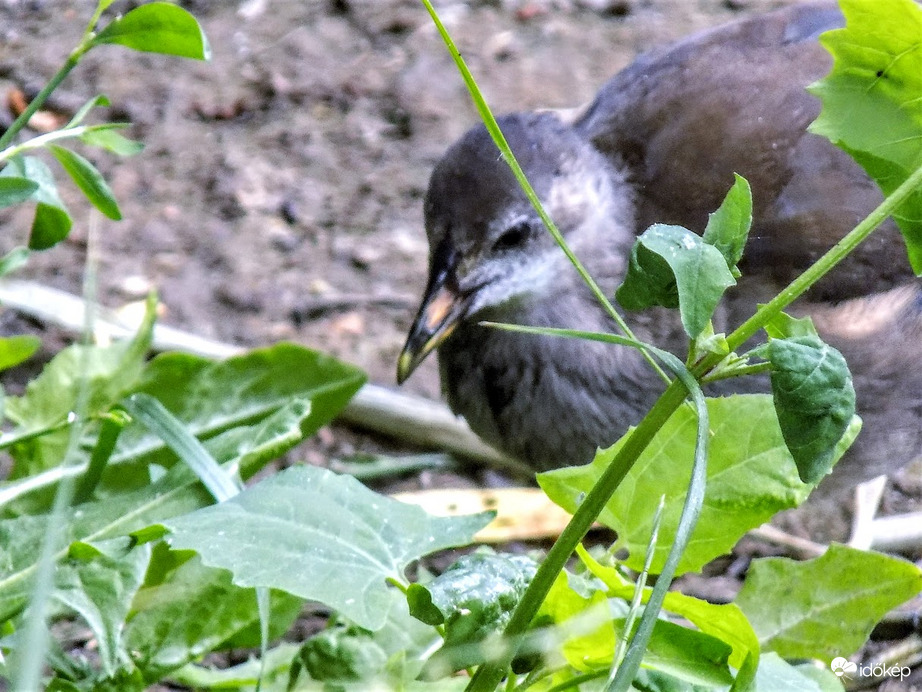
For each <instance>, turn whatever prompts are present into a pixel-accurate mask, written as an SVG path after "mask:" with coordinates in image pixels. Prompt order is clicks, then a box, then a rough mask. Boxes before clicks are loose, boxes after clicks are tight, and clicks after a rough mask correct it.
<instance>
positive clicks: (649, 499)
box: [538, 394, 812, 574]
mask: <svg viewBox="0 0 922 692" xmlns="http://www.w3.org/2000/svg"><path fill="white" fill-rule="evenodd" d="M708 411H709V412H710V418H711V428H710V429H711V432H712V436H711V441H710V453H709V455H708V481H707V492H706V495H705V499H704V507H703V508H702V511H701V516H700V517H699V518H698V523H697V525H696V527H695V531H694V533H693V534H692V538H691V541H690V543H689V546H688V548H687V549H686V551H685V554H684V555H683V557H682V561H681V562H680V563H679V568H678V572H677V573H679V574H681V573H683V572H687V571H697V570H699V569H701V567H702V566H704V565H705V564H706V563H708V562H710V561H711V560H712V559H714V558H715V557H718V556H719V555H723V554H724V553H727V552H729V551H730V549H731V548H732V547H733V546H734V545H735V544H736V542H737V541H738V540H739V539H740V538H741V537H742V536H743V535H744V534H745V533H746V532H747V531H749V530H750V529H752V528H754V527H756V526H759V525H760V524H762V523H763V522H765V521H767V520H768V519H769V518H770V517H771V516H772V515H774V514H775V513H776V512H779V511H781V510H782V509H789V508H791V507H796V506H797V505H799V504H800V503H801V502H803V501H804V500H805V499H806V497H807V495H808V494H809V493H810V490H811V489H812V486H809V485H807V484H805V483H803V482H802V481H801V480H800V479H799V478H798V476H797V469H796V467H795V465H794V462H793V460H792V459H791V455H790V453H789V452H788V450H787V447H786V446H785V443H784V438H783V437H782V436H781V430H780V429H779V427H778V420H777V417H776V415H775V410H774V406H773V404H772V400H771V397H770V396H768V395H766V394H746V395H735V396H730V397H724V398H715V399H708ZM695 432H696V418H695V415H694V413H693V412H692V411H691V410H690V408H689V407H687V406H683V407H681V408H680V409H679V410H678V411H676V413H675V414H673V416H672V417H671V418H670V419H669V420H668V421H667V422H666V424H665V425H664V426H663V428H662V429H661V430H660V432H659V433H658V434H657V435H656V437H655V438H654V439H653V441H652V442H651V443H650V445H649V447H648V448H647V449H646V450H645V451H644V453H643V454H641V456H640V458H639V459H638V461H637V463H635V464H634V466H633V468H632V469H631V470H630V472H628V474H627V476H626V477H625V479H624V481H623V482H622V483H621V485H620V486H619V488H618V490H617V491H615V494H614V495H613V496H612V499H611V500H610V501H609V503H608V505H607V506H606V508H605V510H604V511H603V512H602V514H601V515H600V517H599V521H600V522H602V523H603V524H605V525H606V526H609V527H611V528H612V529H614V530H615V531H616V532H617V533H618V539H617V541H616V546H617V547H620V548H626V549H627V550H628V551H629V557H628V559H627V561H626V562H627V565H628V566H629V567H631V569H634V570H638V571H639V570H640V569H641V568H642V566H643V556H644V553H645V551H646V547H647V544H648V542H649V539H650V529H651V526H652V521H653V515H654V513H655V509H656V507H657V504H658V502H659V498H660V496H661V495H663V494H664V495H665V496H666V504H665V507H664V510H663V517H662V523H661V526H660V533H659V535H660V540H659V542H658V544H657V547H656V550H655V555H654V558H653V572H654V573H656V572H658V570H659V569H660V567H661V566H662V564H663V561H664V560H665V557H666V554H667V553H668V551H669V546H670V544H671V538H670V537H671V536H672V535H673V534H674V533H675V527H676V524H677V522H678V518H679V515H680V514H681V511H682V505H683V503H684V501H685V493H686V490H687V486H688V480H689V472H690V466H691V460H692V455H693V450H694V444H695ZM624 440H625V438H621V440H619V441H618V442H617V443H615V445H613V446H612V447H611V448H609V449H607V450H603V451H601V452H599V453H598V454H597V455H596V457H595V459H594V460H593V461H592V463H590V464H587V465H585V466H577V467H570V468H563V469H557V470H555V471H550V472H547V473H542V474H539V475H538V482H539V484H540V485H541V487H542V488H543V489H544V491H545V492H546V493H547V494H548V496H549V497H550V498H551V499H552V500H553V501H554V502H556V503H557V504H558V505H560V506H561V507H563V508H564V509H566V510H567V511H569V512H573V511H575V510H576V507H577V505H578V504H579V503H580V501H581V499H582V498H583V497H585V494H586V493H587V492H589V490H590V488H591V487H592V485H593V484H594V483H595V482H596V480H597V479H598V478H599V476H601V474H602V472H603V470H604V469H605V468H606V466H607V465H608V463H609V462H610V460H611V459H612V458H613V456H614V455H615V454H616V453H617V451H618V449H619V448H620V446H621V445H622V444H624Z"/></svg>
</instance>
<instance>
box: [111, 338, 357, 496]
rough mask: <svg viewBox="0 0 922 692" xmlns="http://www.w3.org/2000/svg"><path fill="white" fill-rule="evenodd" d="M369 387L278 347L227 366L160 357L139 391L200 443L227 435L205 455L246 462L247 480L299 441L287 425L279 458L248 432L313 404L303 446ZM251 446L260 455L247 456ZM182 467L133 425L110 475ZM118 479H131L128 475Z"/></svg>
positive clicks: (347, 368) (297, 349)
mask: <svg viewBox="0 0 922 692" xmlns="http://www.w3.org/2000/svg"><path fill="white" fill-rule="evenodd" d="M364 382H365V375H364V373H362V371H361V370H359V369H358V368H356V367H354V366H351V365H347V364H345V363H342V362H340V361H337V360H335V359H334V358H331V357H329V356H327V355H324V354H322V353H319V352H317V351H311V350H310V349H306V348H304V347H302V346H296V345H294V344H286V343H279V344H276V345H274V346H272V347H269V348H263V349H256V350H253V351H250V352H248V353H245V354H242V355H240V356H234V357H233V358H228V359H226V360H223V361H212V360H209V359H207V358H201V357H199V356H193V355H189V354H181V353H166V354H163V355H160V356H157V357H156V358H154V360H153V361H151V362H150V363H149V365H148V367H147V368H146V369H145V371H144V376H143V378H142V380H141V382H140V383H139V384H138V386H137V387H136V388H135V390H134V392H143V393H144V394H147V395H149V396H151V397H153V398H155V399H157V400H158V401H159V402H160V403H161V404H163V406H164V407H165V408H166V409H167V410H168V411H169V412H170V413H171V414H172V415H173V416H175V417H176V418H177V419H178V420H179V421H180V422H181V423H182V424H183V425H184V426H185V427H186V428H188V430H189V431H190V432H191V433H192V434H193V435H194V436H195V437H197V438H199V439H202V440H209V441H210V440H211V438H214V437H215V436H216V435H219V434H221V433H224V435H222V439H221V441H220V446H221V448H220V449H218V448H216V447H215V446H212V444H206V448H207V449H208V450H209V452H211V454H212V455H213V456H215V458H217V459H218V461H222V462H223V461H226V460H227V459H229V458H231V457H232V456H235V455H243V456H242V461H241V468H240V475H241V477H242V478H243V479H244V480H246V479H247V478H249V477H250V475H252V474H253V473H255V472H256V471H258V470H259V469H260V468H262V466H263V464H265V463H266V461H268V460H269V459H271V458H276V457H277V456H280V455H281V454H283V453H284V452H285V451H287V450H288V449H290V447H291V445H292V444H294V443H295V442H296V441H293V440H292V434H293V433H295V432H297V431H293V430H290V429H289V428H287V427H285V426H287V419H285V423H284V425H283V427H282V428H281V429H279V430H278V431H277V433H278V435H277V437H276V439H277V440H278V444H279V446H278V447H277V450H276V451H275V452H273V450H272V449H270V448H268V447H265V446H261V445H260V446H255V447H254V446H253V444H252V439H253V438H252V435H253V431H252V430H250V429H249V427H248V426H250V425H254V426H255V425H257V424H258V423H259V422H260V421H263V420H265V419H266V418H267V417H268V416H271V415H272V414H273V413H275V412H276V411H279V410H281V409H284V408H287V407H288V406H289V405H291V404H292V403H294V404H295V406H296V407H297V408H299V409H303V408H304V407H305V403H304V402H305V401H307V402H309V411H301V413H302V414H303V415H302V416H301V418H300V420H301V428H300V437H299V438H298V440H297V441H300V439H303V438H304V437H309V436H310V435H313V434H314V433H315V432H317V430H319V429H320V428H321V427H322V426H324V425H326V424H327V423H329V422H330V421H331V420H332V419H333V418H334V417H335V416H336V415H337V414H339V412H340V411H342V409H343V407H344V406H345V405H346V404H347V403H348V402H349V399H351V398H352V396H353V395H354V394H355V392H357V391H358V390H359V388H360V387H361V386H362V384H363V383H364ZM276 425H278V422H276ZM234 428H240V432H234ZM214 444H218V442H217V441H214ZM251 447H253V452H254V453H253V454H249V453H247V450H249V449H250V448H251ZM267 456H268V458H267ZM175 461H176V457H175V455H174V454H173V453H172V452H170V451H169V450H168V449H167V448H166V446H165V445H164V444H163V442H162V441H161V440H159V439H158V438H156V437H155V436H154V435H151V434H149V433H148V432H147V431H146V430H144V429H143V428H141V427H140V426H133V427H132V428H129V429H127V430H125V431H124V432H123V433H122V436H121V437H120V439H119V445H118V448H117V449H116V453H115V455H114V458H113V460H112V463H111V464H110V468H113V469H115V468H119V467H122V466H123V465H124V464H130V465H133V466H139V467H146V466H147V465H149V464H158V465H160V466H164V467H169V466H172V465H173V464H174V463H175ZM119 473H120V474H124V473H125V469H124V468H122V470H121V471H120V472H119ZM129 475H131V474H129ZM119 480H120V479H119V477H118V476H115V475H113V474H109V476H107V478H106V479H104V483H106V484H108V485H112V484H115V485H116V487H118V483H119Z"/></svg>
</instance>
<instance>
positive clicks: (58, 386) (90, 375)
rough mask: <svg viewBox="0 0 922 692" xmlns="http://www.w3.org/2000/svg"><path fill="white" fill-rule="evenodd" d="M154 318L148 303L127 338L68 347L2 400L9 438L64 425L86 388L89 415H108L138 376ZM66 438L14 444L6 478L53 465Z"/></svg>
mask: <svg viewBox="0 0 922 692" xmlns="http://www.w3.org/2000/svg"><path fill="white" fill-rule="evenodd" d="M154 317H155V315H154V301H150V303H149V304H148V310H147V315H146V317H145V322H144V324H142V325H141V327H140V329H139V331H138V333H137V335H136V336H135V337H134V338H133V339H130V340H129V339H126V340H124V341H119V342H116V343H114V344H112V345H111V346H103V347H100V346H88V345H84V344H74V345H73V346H68V347H67V348H65V349H64V350H62V351H61V352H59V353H58V355H56V356H55V357H54V358H53V359H52V360H51V362H50V363H48V365H46V366H45V368H44V370H42V374H41V375H39V376H38V377H37V378H35V379H34V380H32V381H31V382H29V384H28V386H27V387H26V391H25V394H23V395H22V396H19V397H9V398H8V399H7V403H6V413H7V415H8V416H9V418H10V420H12V421H13V422H14V423H17V424H18V426H19V427H18V428H17V429H16V430H14V431H13V433H12V436H13V437H24V436H29V435H31V434H33V433H34V434H39V433H42V432H43V431H45V430H49V429H53V428H55V427H56V426H59V425H60V424H62V423H64V422H66V421H67V420H68V417H69V416H70V413H71V411H73V410H75V408H76V405H77V399H78V397H79V396H80V391H81V389H82V388H83V387H86V388H87V398H86V411H87V413H88V414H89V415H91V416H92V415H96V414H99V413H102V412H104V411H106V410H108V409H109V407H111V406H112V405H113V404H114V403H115V402H116V401H118V400H119V399H120V398H121V397H122V396H123V394H124V392H125V391H126V390H128V389H130V388H131V387H133V386H134V385H135V384H136V383H137V381H138V379H139V378H140V376H141V372H142V370H143V368H144V363H145V358H146V356H147V351H148V350H149V348H150V341H151V335H152V333H153V326H154ZM68 435H69V431H68V430H67V429H66V428H63V429H58V430H56V431H54V432H51V433H50V434H44V435H41V436H38V437H34V438H32V439H26V440H23V441H22V442H21V443H19V444H17V445H16V446H15V447H14V448H13V454H14V457H15V459H16V464H15V466H14V468H13V472H12V474H11V475H10V478H20V477H23V476H31V475H33V474H35V473H37V472H39V471H42V470H44V469H48V468H51V467H53V466H56V465H57V464H58V463H60V461H61V459H63V454H64V449H65V447H66V446H67V438H68Z"/></svg>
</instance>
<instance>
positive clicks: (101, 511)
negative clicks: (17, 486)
mask: <svg viewBox="0 0 922 692" xmlns="http://www.w3.org/2000/svg"><path fill="white" fill-rule="evenodd" d="M305 417H306V411H305V409H304V407H303V405H298V404H297V403H293V404H291V405H289V406H286V407H283V408H281V409H279V410H278V411H276V412H275V413H274V414H272V415H271V416H269V417H268V418H266V419H265V420H262V421H259V422H257V423H254V424H253V425H252V426H248V427H246V426H245V427H244V428H243V429H240V430H238V429H234V430H231V431H229V432H227V433H224V434H223V435H219V436H218V437H217V438H215V439H213V440H208V441H206V442H205V445H206V447H208V448H209V449H210V451H211V453H212V454H213V455H214V456H215V457H216V458H217V459H218V460H219V461H222V462H226V463H227V464H229V465H231V466H234V467H239V466H243V465H244V460H245V459H246V458H248V457H250V458H260V459H264V460H268V459H272V458H277V456H278V454H279V453H281V452H284V451H287V450H288V449H290V448H291V447H293V446H294V445H295V444H297V443H298V442H300V440H301V439H302V438H301V424H302V423H303V421H304V419H305ZM229 435H233V436H234V437H235V441H234V443H233V444H228V443H227V442H226V441H224V440H223V439H222V438H225V437H227V436H229ZM280 439H284V440H285V441H286V442H285V444H281V443H280V441H279V440H280ZM242 440H245V444H244V443H242V442H241V441H242ZM223 455H227V456H223ZM28 480H29V479H26V481H24V482H28ZM2 494H3V490H0V495H2ZM212 502H213V499H212V497H211V495H210V494H209V493H208V492H207V491H206V490H205V488H204V487H203V486H202V485H201V484H200V483H199V481H198V479H197V478H196V477H195V475H194V474H193V473H192V471H191V470H190V469H189V468H188V467H187V466H185V465H182V464H180V465H177V466H175V467H174V468H173V469H171V470H170V471H168V472H167V473H166V474H165V475H164V476H162V477H161V478H160V479H158V480H157V481H156V482H155V483H152V484H149V485H148V484H145V485H143V486H142V487H141V488H140V489H139V490H135V491H134V492H124V493H121V494H117V495H114V496H112V497H109V498H106V499H103V500H100V501H97V502H88V503H85V504H83V505H80V506H79V507H78V508H75V509H72V510H70V512H69V514H68V515H67V516H66V517H65V521H64V525H65V526H66V531H65V536H64V539H63V540H64V541H66V542H67V543H68V544H70V545H71V546H72V547H73V546H74V544H75V543H76V542H85V543H92V544H94V545H99V543H100V542H101V541H108V540H110V539H116V538H119V537H125V540H126V541H127V540H128V538H127V537H128V536H129V535H131V539H132V541H139V542H144V541H146V540H152V539H154V538H158V537H159V536H160V535H162V533H163V530H162V528H159V530H154V529H150V528H148V527H150V526H151V525H152V524H158V522H161V521H162V520H164V519H166V518H169V517H172V516H176V515H180V514H187V513H189V512H192V511H194V510H196V509H199V508H201V507H205V506H207V505H209V504H211V503H212ZM7 511H9V510H7ZM47 522H48V518H47V516H44V515H41V516H30V515H25V516H20V517H17V518H15V519H7V520H3V521H0V621H2V620H6V619H7V618H9V617H11V616H12V615H15V614H16V612H18V610H19V609H20V608H22V607H23V606H24V605H25V603H26V602H27V601H28V598H29V593H30V588H31V582H30V579H31V575H32V574H33V571H34V569H35V565H36V563H37V561H38V551H39V548H40V546H41V544H42V538H43V536H44V535H45V533H46V531H47ZM67 554H68V551H66V550H64V551H61V552H60V553H59V554H58V555H57V556H56V557H57V559H59V560H60V559H63V558H64V557H65V556H66V555H67ZM78 554H79V553H78Z"/></svg>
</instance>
